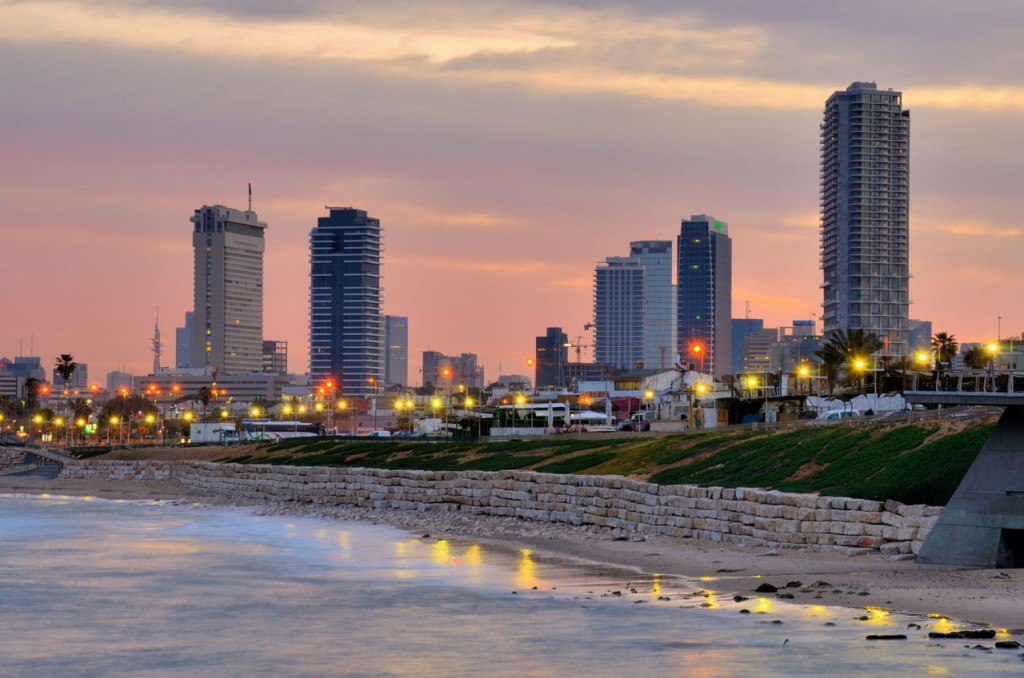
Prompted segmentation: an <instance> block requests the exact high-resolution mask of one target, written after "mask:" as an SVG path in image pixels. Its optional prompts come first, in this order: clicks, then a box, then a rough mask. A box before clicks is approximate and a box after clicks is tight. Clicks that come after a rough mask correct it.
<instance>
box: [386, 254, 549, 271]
mask: <svg viewBox="0 0 1024 678" xmlns="http://www.w3.org/2000/svg"><path fill="white" fill-rule="evenodd" d="M388 263H389V264H394V265H400V266H403V267H406V268H413V267H417V268H431V269H441V270H444V271H458V272H464V273H498V274H524V273H530V274H537V273H541V272H544V271H548V270H551V269H554V268H555V264H554V263H553V262H549V261H543V260H539V259H532V260H531V259H506V260H502V261H496V260H471V259H461V258H453V257H439V256H430V257H421V256H405V255H394V256H389V257H388Z"/></svg>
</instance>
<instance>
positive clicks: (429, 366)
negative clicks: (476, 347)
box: [423, 351, 484, 391]
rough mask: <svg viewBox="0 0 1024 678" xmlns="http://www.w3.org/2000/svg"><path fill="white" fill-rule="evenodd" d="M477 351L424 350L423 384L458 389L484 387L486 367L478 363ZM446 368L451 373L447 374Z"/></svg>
mask: <svg viewBox="0 0 1024 678" xmlns="http://www.w3.org/2000/svg"><path fill="white" fill-rule="evenodd" d="M477 360H478V359H477V355H476V354H475V353H462V354H460V355H445V354H444V353H441V352H440V351H424V352H423V385H424V386H426V385H427V384H433V385H434V386H435V387H436V388H439V389H448V388H451V389H452V390H453V391H458V390H459V387H460V386H461V387H463V388H465V389H471V388H477V389H482V388H483V387H484V368H483V367H482V366H480V365H479V364H478V363H477ZM445 370H450V371H451V372H450V374H448V375H445Z"/></svg>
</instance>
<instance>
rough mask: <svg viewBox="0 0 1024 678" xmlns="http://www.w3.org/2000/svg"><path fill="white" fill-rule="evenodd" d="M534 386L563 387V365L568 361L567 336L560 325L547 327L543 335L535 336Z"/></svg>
mask: <svg viewBox="0 0 1024 678" xmlns="http://www.w3.org/2000/svg"><path fill="white" fill-rule="evenodd" d="M536 347H537V367H536V378H535V379H534V382H533V383H534V386H535V387H536V388H563V387H564V386H565V385H566V383H565V366H566V364H567V363H568V362H569V337H567V336H566V335H565V332H563V331H562V328H561V327H549V328H548V329H547V333H546V334H545V335H544V336H543V337H537V344H536Z"/></svg>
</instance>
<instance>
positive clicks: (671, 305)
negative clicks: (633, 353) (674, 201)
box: [629, 240, 677, 369]
mask: <svg viewBox="0 0 1024 678" xmlns="http://www.w3.org/2000/svg"><path fill="white" fill-rule="evenodd" d="M629 258H630V259H633V260H634V261H638V262H640V265H641V266H643V268H644V308H643V330H644V348H643V363H644V367H646V368H648V369H665V368H668V367H672V363H673V361H674V360H675V355H676V352H677V348H676V300H675V298H674V297H673V294H672V290H673V285H672V241H671V240H636V241H633V242H631V243H629Z"/></svg>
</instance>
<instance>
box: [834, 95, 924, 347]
mask: <svg viewBox="0 0 1024 678" xmlns="http://www.w3.org/2000/svg"><path fill="white" fill-rule="evenodd" d="M909 144H910V112H909V111H904V110H903V95H902V93H901V92H894V91H892V90H891V89H890V90H887V91H879V90H878V88H877V86H876V85H875V83H873V82H855V83H853V84H852V85H850V86H849V87H847V88H846V91H845V92H836V93H834V94H833V95H832V96H830V97H829V98H828V101H827V102H826V103H825V116H824V121H823V123H822V125H821V269H822V273H823V276H824V284H823V286H822V289H823V292H824V300H823V307H824V314H823V320H824V325H825V327H824V331H825V333H826V334H828V333H829V332H832V331H833V330H838V329H843V330H845V329H864V330H867V331H870V332H872V333H874V334H876V335H878V336H879V337H880V338H882V339H883V340H884V341H886V342H887V343H888V347H887V349H884V350H885V351H886V352H887V353H888V354H890V355H904V354H906V353H907V346H908V344H907V341H908V329H909V317H910V296H909V294H910V293H909V287H910V285H909V282H910V264H909V257H910V251H909V237H910V221H909V197H908V196H909V194H908V186H909V181H910V153H909V150H910V148H909Z"/></svg>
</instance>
